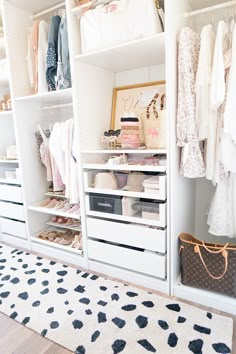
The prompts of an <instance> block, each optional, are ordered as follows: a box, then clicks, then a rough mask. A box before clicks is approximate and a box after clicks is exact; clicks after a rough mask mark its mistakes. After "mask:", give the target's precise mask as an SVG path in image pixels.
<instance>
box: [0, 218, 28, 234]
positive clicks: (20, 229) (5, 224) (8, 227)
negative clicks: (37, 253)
mask: <svg viewBox="0 0 236 354" xmlns="http://www.w3.org/2000/svg"><path fill="white" fill-rule="evenodd" d="M0 224H1V232H2V233H4V234H9V235H14V236H17V237H20V238H24V239H26V238H27V234H26V227H25V223H24V222H20V221H14V220H9V219H3V218H1V219H0Z"/></svg>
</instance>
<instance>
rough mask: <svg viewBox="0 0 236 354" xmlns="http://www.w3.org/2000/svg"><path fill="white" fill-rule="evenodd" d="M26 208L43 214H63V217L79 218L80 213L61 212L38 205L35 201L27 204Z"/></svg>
mask: <svg viewBox="0 0 236 354" xmlns="http://www.w3.org/2000/svg"><path fill="white" fill-rule="evenodd" d="M28 210H31V211H35V212H38V213H44V214H49V215H55V216H64V217H65V218H71V219H76V220H80V215H76V214H72V213H67V212H63V211H60V210H57V209H53V208H44V207H40V203H36V204H33V205H31V206H29V207H28Z"/></svg>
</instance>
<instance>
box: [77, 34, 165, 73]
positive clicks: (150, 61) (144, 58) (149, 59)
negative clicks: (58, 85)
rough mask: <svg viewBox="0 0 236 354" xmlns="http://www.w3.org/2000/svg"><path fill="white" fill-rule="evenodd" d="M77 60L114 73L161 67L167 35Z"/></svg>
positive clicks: (89, 54)
mask: <svg viewBox="0 0 236 354" xmlns="http://www.w3.org/2000/svg"><path fill="white" fill-rule="evenodd" d="M140 53H142V55H140ZM75 59H76V60H78V61H80V62H83V63H86V64H90V65H95V66H97V67H100V68H103V69H105V70H109V71H112V72H121V71H127V70H133V69H137V68H142V67H145V66H151V65H161V64H164V63H165V33H164V32H162V33H158V34H155V35H153V36H150V37H146V38H141V39H137V40H134V41H129V42H126V43H123V44H119V45H116V46H113V47H109V48H105V49H102V50H98V51H92V52H89V53H84V54H79V55H76V56H75Z"/></svg>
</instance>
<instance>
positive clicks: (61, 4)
mask: <svg viewBox="0 0 236 354" xmlns="http://www.w3.org/2000/svg"><path fill="white" fill-rule="evenodd" d="M62 7H65V2H62V3H60V4H57V5H55V6H52V7H50V8H49V9H46V10H44V11H41V12H39V13H37V14H34V15H33V16H32V19H33V20H35V19H36V18H38V17H41V16H43V15H46V14H48V13H49V12H52V11H55V10H58V9H60V8H62Z"/></svg>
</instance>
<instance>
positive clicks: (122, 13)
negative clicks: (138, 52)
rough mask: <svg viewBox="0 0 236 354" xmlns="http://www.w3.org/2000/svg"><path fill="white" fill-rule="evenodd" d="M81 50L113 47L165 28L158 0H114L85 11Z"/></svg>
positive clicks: (81, 28)
mask: <svg viewBox="0 0 236 354" xmlns="http://www.w3.org/2000/svg"><path fill="white" fill-rule="evenodd" d="M80 30H81V45H82V52H83V53H84V52H90V51H94V50H99V49H102V48H107V47H112V46H114V45H118V44H121V43H125V42H128V41H132V40H136V39H140V38H144V37H148V36H152V35H154V34H156V33H160V32H162V31H163V26H162V21H161V19H160V16H159V14H158V11H157V8H156V3H155V0H114V1H111V2H110V3H109V4H107V5H104V6H98V7H96V8H94V9H91V10H89V11H87V12H85V13H84V14H83V16H82V17H81V20H80Z"/></svg>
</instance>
